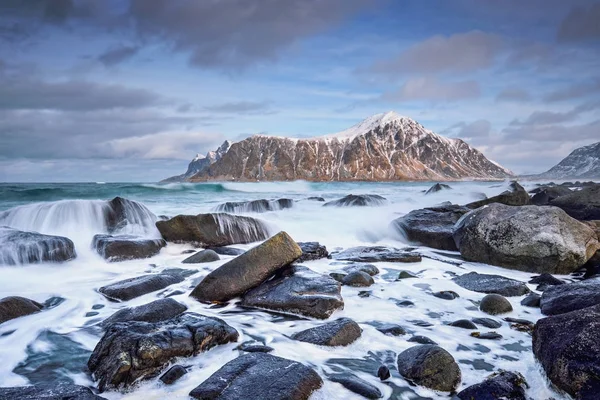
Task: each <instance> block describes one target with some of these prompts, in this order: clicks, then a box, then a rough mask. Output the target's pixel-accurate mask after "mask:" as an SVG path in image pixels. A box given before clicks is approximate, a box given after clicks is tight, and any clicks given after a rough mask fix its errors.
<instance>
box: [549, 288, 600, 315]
mask: <svg viewBox="0 0 600 400" xmlns="http://www.w3.org/2000/svg"><path fill="white" fill-rule="evenodd" d="M597 304H600V279H588V280H586V281H582V282H574V283H567V284H564V285H557V286H550V287H549V288H548V289H546V290H544V293H542V298H541V299H540V308H541V309H542V313H543V314H545V315H556V314H564V313H568V312H570V311H575V310H580V309H582V308H586V307H591V306H595V305H597Z"/></svg>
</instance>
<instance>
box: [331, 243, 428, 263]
mask: <svg viewBox="0 0 600 400" xmlns="http://www.w3.org/2000/svg"><path fill="white" fill-rule="evenodd" d="M331 257H332V258H334V259H336V260H340V261H356V262H367V263H369V262H379V261H381V262H420V261H421V255H420V254H418V253H415V252H412V251H408V250H402V249H397V248H394V247H386V246H358V247H352V248H349V249H346V250H344V251H342V252H339V253H335V254H332V255H331Z"/></svg>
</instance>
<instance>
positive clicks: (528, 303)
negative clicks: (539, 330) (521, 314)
mask: <svg viewBox="0 0 600 400" xmlns="http://www.w3.org/2000/svg"><path fill="white" fill-rule="evenodd" d="M541 298H542V296H540V295H539V294H537V293H531V294H529V295H528V296H527V297H525V298H524V299H523V300H521V305H522V306H525V307H536V308H539V307H540V300H541Z"/></svg>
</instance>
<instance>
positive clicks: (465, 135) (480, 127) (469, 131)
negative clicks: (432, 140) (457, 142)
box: [441, 119, 492, 140]
mask: <svg viewBox="0 0 600 400" xmlns="http://www.w3.org/2000/svg"><path fill="white" fill-rule="evenodd" d="M491 132H492V124H491V123H490V121H488V120H485V119H479V120H476V121H473V122H470V123H467V122H464V121H462V122H459V123H457V124H454V125H452V126H451V127H449V128H447V129H445V130H443V131H442V132H441V133H442V134H444V135H449V134H450V135H452V136H455V137H459V138H461V139H465V140H468V139H472V138H483V137H489V136H490V133H491Z"/></svg>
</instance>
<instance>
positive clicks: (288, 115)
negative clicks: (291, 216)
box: [0, 0, 600, 182]
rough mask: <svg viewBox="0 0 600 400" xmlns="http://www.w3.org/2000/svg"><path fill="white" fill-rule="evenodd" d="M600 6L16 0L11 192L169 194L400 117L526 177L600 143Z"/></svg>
mask: <svg viewBox="0 0 600 400" xmlns="http://www.w3.org/2000/svg"><path fill="white" fill-rule="evenodd" d="M599 21H600V1H598V0H595V1H590V0H569V1H566V0H519V1H517V0H503V1H495V0H220V1H218V0H203V1H195V0H103V1H96V0H27V1H22V0H2V1H0V181H5V182H6V181H12V182H62V181H104V182H111V181H120V182H154V181H158V180H160V179H163V178H166V177H169V176H172V175H178V174H181V173H183V172H185V170H186V168H187V164H188V163H189V161H190V160H191V159H192V158H193V157H194V156H195V155H196V153H206V152H207V151H209V150H213V149H215V148H216V147H218V146H219V144H221V143H222V142H223V141H224V140H226V139H230V140H241V139H243V138H245V137H247V136H250V135H253V134H256V133H261V134H269V135H277V136H290V137H313V136H318V135H324V134H329V133H333V132H337V131H341V130H344V129H346V128H348V127H350V126H352V125H354V124H356V123H357V122H359V121H361V120H362V119H364V118H366V117H368V116H370V115H373V114H377V113H381V112H387V111H390V110H393V111H396V112H397V113H399V114H401V115H406V116H408V117H411V118H413V119H415V120H417V121H418V122H420V123H421V124H422V125H424V126H425V127H426V128H428V129H431V130H433V131H435V132H437V133H439V134H442V135H445V136H448V137H458V138H461V139H463V140H465V141H467V142H468V143H469V144H471V145H472V146H474V147H476V148H477V149H479V150H481V151H482V152H483V153H484V154H485V155H486V156H487V157H488V158H490V159H492V160H494V161H497V162H499V163H500V164H502V165H503V166H505V167H507V168H509V169H511V170H513V171H514V172H516V173H536V172H543V171H545V170H547V169H549V168H550V167H551V166H553V165H554V164H556V163H557V162H558V161H560V160H561V159H562V158H564V157H565V156H566V155H568V153H569V152H570V151H572V150H573V149H575V148H577V147H580V146H582V145H587V144H591V143H594V142H598V141H600V23H599Z"/></svg>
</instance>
